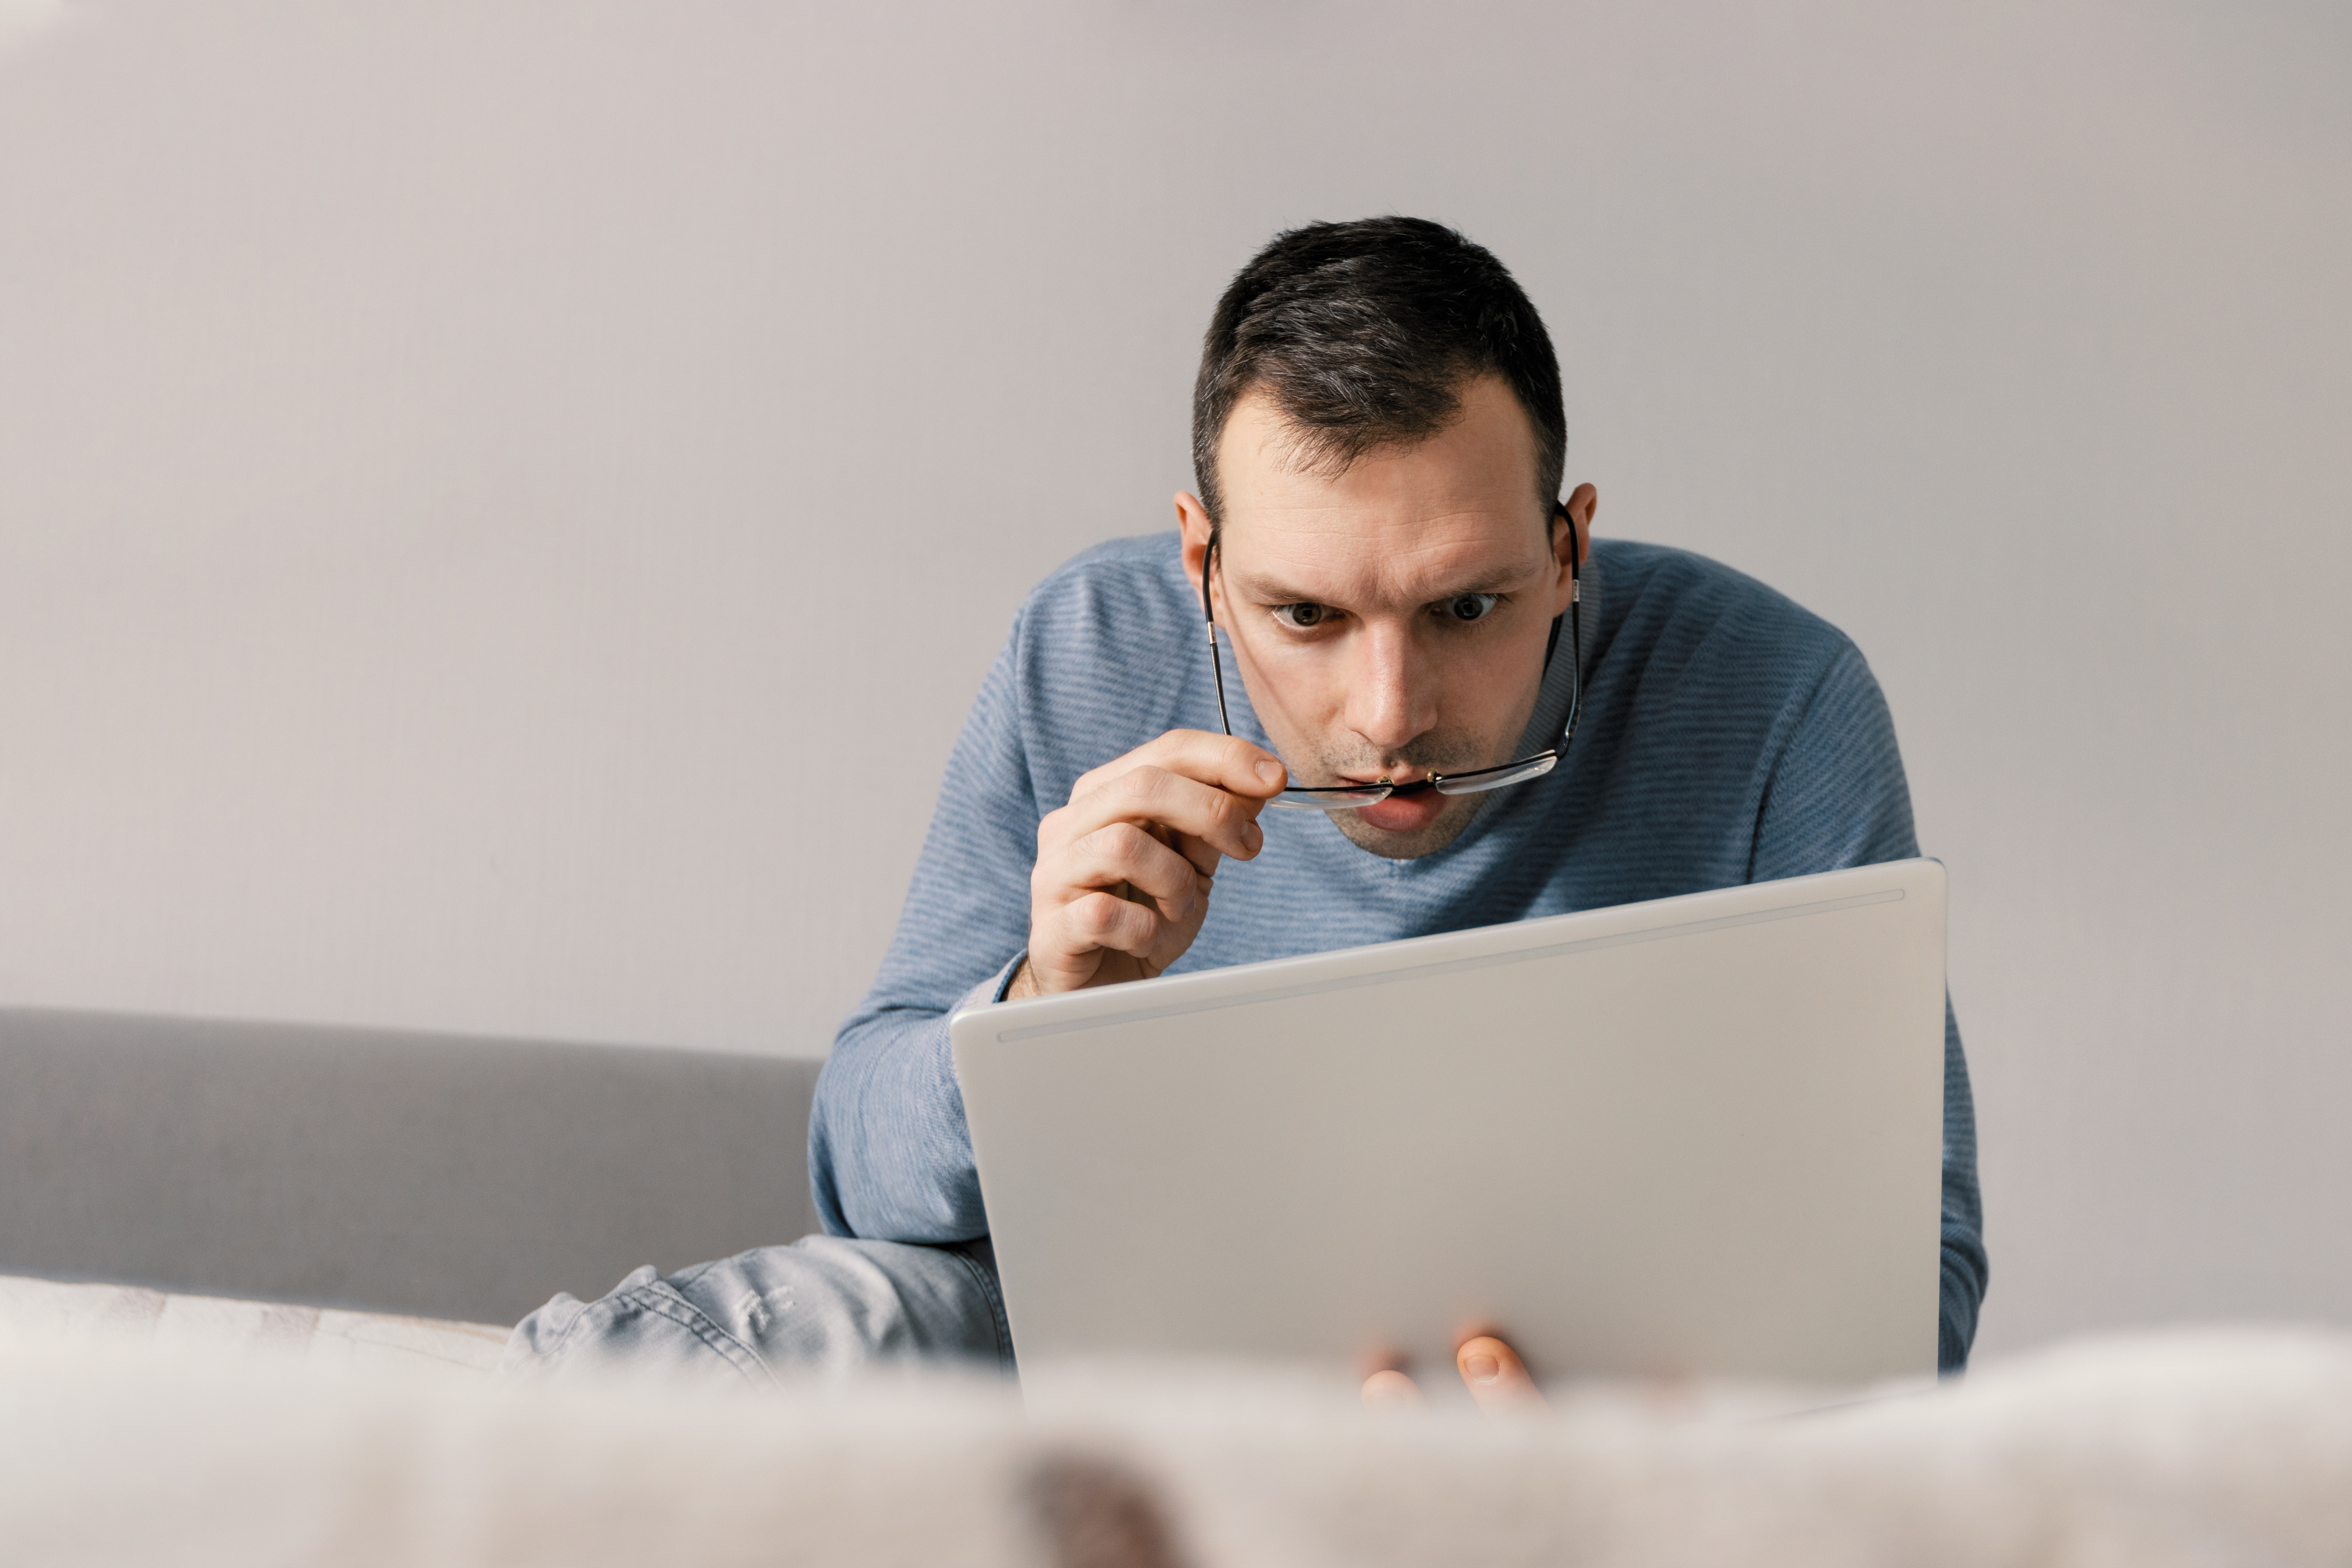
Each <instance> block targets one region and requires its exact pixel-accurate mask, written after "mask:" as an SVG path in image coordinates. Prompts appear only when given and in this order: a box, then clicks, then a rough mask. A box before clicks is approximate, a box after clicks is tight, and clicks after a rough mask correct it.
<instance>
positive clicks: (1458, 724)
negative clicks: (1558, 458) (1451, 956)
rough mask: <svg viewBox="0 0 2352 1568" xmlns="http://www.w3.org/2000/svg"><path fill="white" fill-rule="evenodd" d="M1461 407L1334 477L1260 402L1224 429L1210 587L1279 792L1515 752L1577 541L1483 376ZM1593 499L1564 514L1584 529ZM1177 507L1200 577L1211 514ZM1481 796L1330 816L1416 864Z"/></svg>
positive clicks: (1507, 394)
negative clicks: (1416, 436)
mask: <svg viewBox="0 0 2352 1568" xmlns="http://www.w3.org/2000/svg"><path fill="white" fill-rule="evenodd" d="M1462 403H1463V408H1462V416H1461V417H1460V418H1459V419H1457V420H1456V421H1455V422H1454V424H1453V425H1451V426H1448V427H1446V428H1445V429H1444V430H1443V431H1441V432H1439V433H1438V434H1437V435H1435V436H1433V437H1430V438H1429V439H1427V440H1425V441H1423V442H1422V443H1420V444H1419V445H1417V446H1413V447H1397V448H1382V449H1380V450H1377V451H1373V452H1370V453H1367V454H1366V455H1365V456H1363V457H1362V458H1359V459H1357V461H1356V462H1355V463H1353V464H1351V465H1350V466H1349V468H1347V470H1346V471H1345V472H1343V473H1339V474H1328V473H1317V472H1313V471H1309V470H1307V469H1306V468H1302V467H1301V466H1300V465H1299V464H1298V462H1297V442H1296V437H1295V433H1294V432H1293V430H1292V429H1291V427H1290V426H1289V425H1288V424H1287V423H1286V421H1285V420H1284V419H1283V417H1282V416H1281V414H1280V412H1279V411H1278V410H1277V409H1276V406H1275V405H1274V404H1273V402H1272V401H1271V400H1270V399H1268V398H1266V397H1265V396H1263V395H1259V394H1256V393H1251V394H1249V395H1245V396H1244V397H1243V399H1242V400H1241V402H1240V403H1239V404H1237V405H1235V406H1234V412H1233V416H1232V417H1231V418H1230V419H1229V420H1228V421H1227V422H1226V425H1225V429H1224V436H1223V440H1222V442H1221V443H1220V445H1219V447H1218V458H1217V460H1218V471H1219V477H1220V479H1221V480H1222V482H1223V489H1224V496H1225V502H1224V505H1225V519H1224V528H1223V532H1222V534H1221V535H1220V538H1219V542H1218V547H1217V554H1218V560H1217V562H1216V570H1215V573H1214V574H1213V577H1212V579H1211V593H1212V595H1213V597H1214V602H1215V606H1216V616H1217V620H1218V622H1219V624H1220V625H1222V626H1223V627H1224V628H1225V629H1226V633H1227V635H1228V636H1229V637H1230V638H1231V639H1232V645H1233V648H1234V661H1235V663H1236V664H1238V666H1239V667H1240V669H1241V673H1242V679H1244V682H1246V684H1247V687H1248V690H1249V697H1250V702H1251V705H1252V706H1253V707H1255V709H1256V710H1257V715H1258V718H1259V720H1260V721H1262V722H1263V723H1264V724H1265V731H1266V737H1267V739H1268V740H1270V741H1272V742H1274V747H1275V750H1276V752H1280V753H1281V755H1282V758H1283V760H1284V761H1285V762H1286V763H1288V764H1289V766H1290V770H1291V779H1290V782H1291V783H1292V784H1343V783H1370V782H1373V781H1375V780H1380V779H1387V780H1390V781H1391V782H1392V783H1396V784H1407V783H1411V782H1412V780H1414V779H1419V778H1425V777H1427V776H1428V775H1429V774H1430V773H1460V772H1463V771H1465V770H1468V769H1473V768H1483V767H1492V766H1495V765H1496V764H1498V763H1507V762H1510V761H1512V760H1513V758H1514V756H1515V755H1516V753H1517V746H1518V744H1519V741H1520V737H1521V735H1522V733H1523V732H1524V731H1525V730H1526V729H1527V726H1528V720H1529V718H1530V717H1531V716H1532V715H1533V713H1534V711H1535V703H1536V697H1537V694H1538V690H1539V689H1540V688H1541V686H1542V682H1543V668H1544V649H1545V647H1546V645H1547V642H1548V641H1549V635H1550V631H1551V622H1552V617H1553V616H1557V615H1559V614H1560V612H1561V611H1563V610H1565V609H1566V608H1567V607H1568V603H1569V597H1570V593H1571V591H1572V590H1571V577H1570V569H1569V568H1570V560H1571V559H1572V555H1571V552H1574V551H1575V550H1576V549H1577V548H1578V544H1577V542H1576V540H1575V538H1574V535H1573V532H1572V531H1571V530H1570V528H1569V527H1568V526H1567V525H1566V524H1558V525H1555V524H1554V523H1553V522H1552V521H1550V519H1549V516H1548V515H1547V510H1548V509H1547V508H1546V507H1545V505H1544V504H1543V503H1542V502H1541V501H1539V500H1537V498H1536V467H1535V463H1536V457H1535V437H1534V433H1533V431H1532V430H1531V429H1530V427H1529V426H1528V418H1527V415H1526V413H1525V411H1524V410H1522V409H1521V408H1520V406H1519V404H1518V400H1517V398H1516V397H1514V396H1513V395H1511V391H1510V389H1509V387H1508V386H1507V385H1506V384H1504V383H1503V382H1502V381H1500V380H1499V379H1496V378H1492V377H1487V378H1482V379H1480V380H1478V381H1475V382H1473V383H1471V384H1469V385H1468V386H1467V387H1465V389H1464V393H1463V398H1462ZM1590 493H1591V492H1590V491H1589V490H1585V489H1580V490H1579V491H1578V493H1577V496H1576V497H1575V498H1572V500H1571V509H1572V510H1573V509H1575V508H1576V507H1577V506H1578V505H1580V504H1581V506H1583V507H1584V508H1586V509H1588V510H1586V511H1585V513H1584V515H1585V516H1587V517H1589V508H1590V505H1591V502H1590V500H1589V497H1590ZM1187 503H1189V505H1188V504H1187ZM1178 510H1179V512H1180V514H1181V515H1182V517H1183V520H1184V525H1185V530H1184V531H1185V554H1186V558H1187V563H1188V564H1190V565H1192V567H1193V569H1194V572H1195V574H1196V575H1197V572H1198V565H1199V561H1200V556H1201V552H1202V549H1203V548H1204V547H1205V545H1206V542H1207V528H1208V519H1207V517H1206V514H1205V513H1203V512H1202V510H1201V509H1200V503H1199V502H1198V501H1195V500H1192V497H1190V496H1183V497H1180V498H1178ZM1485 798H1486V797H1485V796H1484V795H1439V794H1437V793H1436V792H1435V791H1433V790H1432V791H1428V792H1425V793H1423V794H1421V795H1412V796H1409V797H1407V798H1405V799H1402V800H1385V801H1382V802H1381V803H1380V804H1379V805H1372V806H1366V807H1363V808H1361V809H1360V810H1356V811H1344V812H1339V813H1337V814H1335V815H1334V816H1333V818H1332V820H1333V821H1334V822H1335V823H1337V824H1338V826H1339V830H1340V831H1341V832H1342V833H1345V834H1346V835H1347V836H1348V837H1349V838H1350V839H1352V840H1354V841H1355V842H1356V843H1357V844H1358V845H1360V846H1361V847H1364V848H1366V849H1369V850H1370V851H1371V852H1372V853H1374V854H1376V855H1384V856H1387V857H1389V858H1392V859H1410V858H1413V857H1415V856H1421V855H1427V854H1430V853H1432V852H1433V851H1434V850H1438V849H1442V848H1444V847H1445V846H1446V845H1448V844H1450V843H1452V842H1453V841H1454V838H1456V837H1459V836H1460V834H1461V832H1462V830H1463V829H1464V828H1465V827H1466V826H1469V824H1470V819H1471V817H1472V816H1475V815H1476V813H1477V810H1478V807H1479V805H1480V804H1481V802H1483V801H1484V800H1485Z"/></svg>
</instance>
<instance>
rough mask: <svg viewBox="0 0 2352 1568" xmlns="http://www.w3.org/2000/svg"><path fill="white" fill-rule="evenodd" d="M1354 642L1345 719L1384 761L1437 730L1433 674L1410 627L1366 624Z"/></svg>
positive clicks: (1383, 622) (1386, 623)
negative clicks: (1419, 736)
mask: <svg viewBox="0 0 2352 1568" xmlns="http://www.w3.org/2000/svg"><path fill="white" fill-rule="evenodd" d="M1355 640H1356V643H1357V647H1356V648H1355V650H1354V651H1355V658H1354V661H1353V665H1354V667H1353V668H1350V669H1349V671H1348V702H1347V708H1346V710H1345V718H1346V720H1347V723H1348V727H1349V729H1351V730H1353V731H1356V733H1357V734H1359V735H1361V736H1362V737H1363V738H1364V739H1365V740H1366V741H1368V742H1370V743H1371V745H1372V747H1373V748H1374V749H1375V750H1376V751H1378V752H1380V754H1381V758H1382V760H1384V761H1385V760H1387V759H1389V758H1392V757H1394V756H1395V755H1396V754H1397V753H1398V752H1401V751H1402V750H1403V749H1404V747H1405V746H1406V745H1407V744H1408V743H1409V742H1411V741H1412V739H1413V738H1414V737H1415V736H1417V735H1421V734H1424V733H1426V732H1427V731H1430V730H1432V729H1433V728H1434V727H1435V726H1436V724H1437V681H1436V679H1435V674H1436V672H1435V670H1434V669H1433V668H1432V667H1431V664H1430V661H1429V659H1428V658H1427V656H1426V655H1425V654H1424V653H1423V651H1422V649H1421V648H1420V647H1417V646H1416V644H1415V641H1414V638H1413V636H1412V630H1411V629H1410V628H1409V627H1406V626H1399V625H1396V624H1395V623H1393V622H1387V621H1370V622H1367V623H1366V624H1365V626H1364V629H1363V631H1362V632H1361V633H1360V635H1359V636H1358V637H1357V638H1356V639H1355Z"/></svg>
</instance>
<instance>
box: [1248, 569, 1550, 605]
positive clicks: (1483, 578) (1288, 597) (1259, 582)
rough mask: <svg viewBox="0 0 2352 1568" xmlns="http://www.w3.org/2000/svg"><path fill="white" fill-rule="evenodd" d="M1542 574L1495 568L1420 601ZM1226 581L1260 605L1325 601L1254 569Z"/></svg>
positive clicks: (1501, 589) (1495, 589)
mask: <svg viewBox="0 0 2352 1568" xmlns="http://www.w3.org/2000/svg"><path fill="white" fill-rule="evenodd" d="M1540 575H1541V573H1540V572H1539V571H1538V572H1528V571H1516V570H1513V569H1511V568H1508V567H1498V568H1496V570H1494V571H1492V572H1484V573H1481V574H1478V575H1476V576H1475V577H1472V578H1469V579H1468V580H1466V581H1465V582H1462V583H1459V584H1454V585H1453V586H1451V587H1446V588H1441V589H1440V590H1438V591H1437V592H1436V593H1434V594H1432V595H1430V596H1429V597H1427V598H1425V599H1423V600H1422V601H1421V602H1422V603H1423V604H1424V605H1434V604H1439V603H1442V602H1443V601H1444V600H1447V599H1458V598H1460V597H1461V596H1462V595H1465V594H1502V593H1507V592H1509V591H1510V590H1511V589H1513V588H1517V587H1522V586H1524V585H1525V584H1527V583H1528V581H1529V580H1531V579H1533V578H1536V577H1539V576H1540ZM1226 580H1227V582H1228V583H1229V584H1231V585H1232V586H1233V587H1235V588H1238V589H1239V590H1240V591H1241V593H1242V596H1243V597H1244V598H1248V599H1254V600H1255V601H1257V602H1258V603H1260V604H1265V605H1320V604H1325V603H1328V601H1326V600H1323V599H1318V598H1317V597H1316V596H1315V595H1312V594H1302V593H1300V592H1298V591H1297V589H1294V588H1291V587H1288V586H1286V584H1283V583H1282V582H1281V580H1280V579H1278V578H1274V577H1265V576H1260V575H1259V574H1256V573H1254V572H1237V573H1234V574H1231V575H1230V576H1229V577H1228V578H1227V579H1226Z"/></svg>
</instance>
